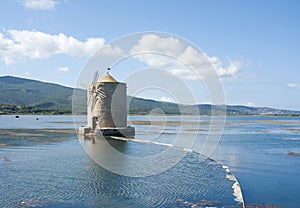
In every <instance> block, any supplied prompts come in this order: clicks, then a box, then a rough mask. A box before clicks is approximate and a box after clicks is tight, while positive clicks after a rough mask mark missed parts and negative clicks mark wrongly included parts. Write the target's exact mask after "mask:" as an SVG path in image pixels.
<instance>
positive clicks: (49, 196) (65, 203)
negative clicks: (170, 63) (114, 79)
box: [0, 116, 300, 208]
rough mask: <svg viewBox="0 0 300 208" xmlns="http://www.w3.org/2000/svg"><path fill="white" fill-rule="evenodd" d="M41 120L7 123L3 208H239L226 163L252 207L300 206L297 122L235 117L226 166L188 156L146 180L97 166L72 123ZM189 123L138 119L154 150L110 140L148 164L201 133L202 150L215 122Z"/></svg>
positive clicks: (224, 145)
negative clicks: (148, 159) (152, 157)
mask: <svg viewBox="0 0 300 208" xmlns="http://www.w3.org/2000/svg"><path fill="white" fill-rule="evenodd" d="M36 118H37V116H20V118H19V119H16V118H15V117H14V116H0V158H1V161H0V191H1V199H0V206H1V207H34V206H44V207H222V206H231V205H237V204H238V202H237V201H235V200H236V197H235V196H234V195H233V189H232V185H233V181H230V180H228V179H227V178H226V175H228V173H226V171H225V170H224V169H223V168H222V166H221V165H220V164H222V165H226V166H229V168H230V170H231V172H232V173H233V174H234V175H235V177H236V178H237V179H238V181H239V182H240V185H241V187H242V191H243V197H244V200H245V203H246V204H265V205H267V204H272V205H279V206H282V207H292V208H293V207H299V205H300V192H299V190H300V183H299V182H300V181H299V180H300V177H299V172H300V157H299V156H289V155H288V153H289V152H295V153H300V121H299V118H296V117H257V116H252V117H248V116H247V117H246V116H245V117H227V121H226V125H225V130H224V132H223V135H222V137H221V139H220V141H219V143H218V144H217V147H216V150H215V151H214V153H213V154H212V155H210V157H211V158H213V159H214V160H216V161H217V162H218V163H220V164H217V163H216V162H215V161H213V160H209V159H207V158H206V157H203V156H201V155H199V154H197V153H195V152H186V155H185V156H184V157H183V159H182V160H181V161H180V162H178V163H176V164H174V165H173V166H172V167H170V168H169V169H168V170H166V171H164V172H161V173H158V174H155V175H150V176H146V177H128V176H124V175H118V174H116V173H112V172H110V171H108V170H106V169H104V168H102V167H100V166H99V165H98V164H96V163H95V162H94V161H93V160H92V159H91V158H89V157H88V156H87V154H86V152H85V151H84V149H83V148H82V147H81V145H80V142H79V140H78V138H77V135H76V134H75V133H72V131H68V130H67V129H72V128H74V124H73V118H72V116H39V117H38V118H39V119H38V120H37V119H36ZM181 119H182V118H180V117H178V116H170V117H167V118H165V117H161V118H160V117H155V118H154V119H153V118H152V120H151V119H150V120H149V117H148V116H131V117H130V119H129V120H130V122H131V123H132V125H134V126H135V128H136V130H137V132H136V134H137V135H136V140H142V141H151V142H152V143H142V142H135V141H128V142H123V141H115V140H110V144H111V145H112V146H114V148H115V149H117V150H119V151H123V152H124V153H125V154H128V155H135V156H142V157H145V156H147V154H154V155H157V154H159V153H160V152H163V151H164V150H165V148H166V146H163V145H159V144H161V143H163V144H173V143H174V142H176V141H175V140H176V138H177V137H178V135H179V134H180V135H181V136H183V138H187V140H189V139H190V138H191V137H194V135H195V132H196V139H195V143H194V145H193V147H191V149H193V150H195V149H199V148H198V147H199V146H201V145H203V141H204V138H205V137H206V135H207V132H208V130H209V129H210V126H209V122H210V119H211V118H210V117H205V116H204V117H200V120H199V119H198V118H195V117H184V118H183V121H184V122H183V123H182V121H181ZM166 120H167V122H165V121H166ZM75 121H76V126H78V125H81V124H84V121H85V117H76V119H75ZM162 121H164V123H163V125H162ZM151 124H152V125H151ZM182 124H183V125H182ZM180 126H181V127H182V128H181V129H180V128H179V127H180ZM53 129H56V131H54V130H53ZM179 129H180V130H179ZM179 146H180V145H179ZM183 146H184V144H183ZM182 151H185V150H182V149H180V148H178V152H182ZM166 165H167V164H166ZM124 166H125V167H126V163H124ZM154 168H155V167H154Z"/></svg>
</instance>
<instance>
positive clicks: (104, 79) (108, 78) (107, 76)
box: [100, 73, 118, 82]
mask: <svg viewBox="0 0 300 208" xmlns="http://www.w3.org/2000/svg"><path fill="white" fill-rule="evenodd" d="M100 82H118V81H117V80H116V79H115V78H113V77H112V76H111V75H110V74H108V73H106V74H105V75H103V77H101V79H100Z"/></svg>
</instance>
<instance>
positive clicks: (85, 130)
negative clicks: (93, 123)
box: [79, 126, 135, 138]
mask: <svg viewBox="0 0 300 208" xmlns="http://www.w3.org/2000/svg"><path fill="white" fill-rule="evenodd" d="M79 134H80V135H102V136H118V137H128V138H130V137H134V135H135V129H134V127H132V126H127V127H116V128H97V129H95V130H92V129H91V128H90V127H80V128H79Z"/></svg>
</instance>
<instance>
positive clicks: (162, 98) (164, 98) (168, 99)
mask: <svg viewBox="0 0 300 208" xmlns="http://www.w3.org/2000/svg"><path fill="white" fill-rule="evenodd" d="M160 101H163V102H171V103H172V102H175V101H174V99H173V98H171V97H165V96H162V97H161V98H160Z"/></svg>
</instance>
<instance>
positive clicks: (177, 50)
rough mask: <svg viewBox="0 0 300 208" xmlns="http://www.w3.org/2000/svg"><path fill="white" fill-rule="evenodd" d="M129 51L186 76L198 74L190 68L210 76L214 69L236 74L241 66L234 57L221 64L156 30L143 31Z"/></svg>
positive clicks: (223, 74) (225, 74) (224, 74)
mask: <svg viewBox="0 0 300 208" xmlns="http://www.w3.org/2000/svg"><path fill="white" fill-rule="evenodd" d="M157 51H159V53H157ZM151 52H152V53H151ZM130 54H131V55H134V56H135V57H136V58H138V59H139V60H140V61H142V62H144V63H146V64H147V65H149V66H152V67H166V68H167V69H168V70H169V71H170V72H171V73H173V74H174V75H176V76H180V77H182V78H184V79H187V80H197V79H199V78H201V77H199V76H197V74H196V73H195V72H194V71H193V70H191V69H195V70H197V71H198V72H199V73H200V74H201V76H203V77H204V76H211V75H212V70H215V71H216V73H217V74H218V75H219V76H220V77H221V78H233V77H236V76H238V75H239V73H240V72H241V67H242V66H243V62H241V61H236V60H230V61H229V63H228V64H224V63H223V62H222V61H221V60H220V59H219V58H217V57H215V56H208V55H207V54H206V53H203V52H200V51H199V50H196V49H195V48H193V47H191V46H185V45H183V44H182V43H181V42H180V41H179V40H178V39H177V38H174V37H160V36H158V35H156V34H148V35H144V36H143V37H142V38H141V39H140V40H139V42H138V44H137V45H136V46H134V47H132V49H131V50H130Z"/></svg>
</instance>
